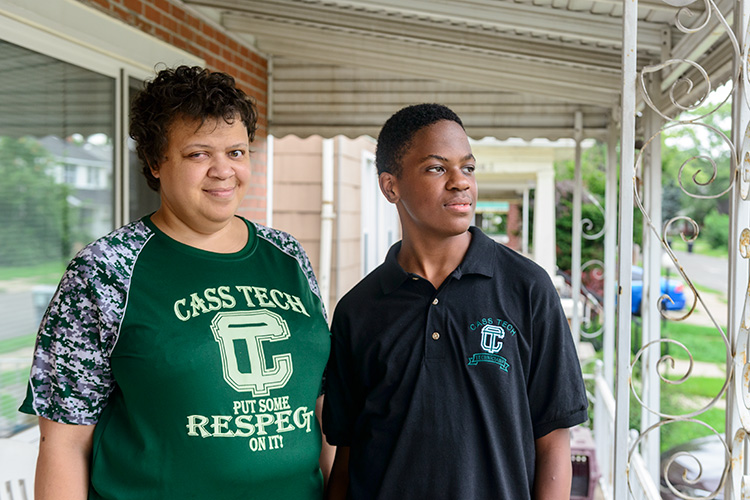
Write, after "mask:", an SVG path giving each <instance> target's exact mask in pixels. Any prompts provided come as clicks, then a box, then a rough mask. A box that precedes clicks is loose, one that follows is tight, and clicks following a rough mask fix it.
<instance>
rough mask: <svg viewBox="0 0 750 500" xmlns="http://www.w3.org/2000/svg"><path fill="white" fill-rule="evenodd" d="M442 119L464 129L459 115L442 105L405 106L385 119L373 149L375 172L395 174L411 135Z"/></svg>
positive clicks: (398, 170)
mask: <svg viewBox="0 0 750 500" xmlns="http://www.w3.org/2000/svg"><path fill="white" fill-rule="evenodd" d="M442 120H448V121H453V122H456V123H458V124H459V125H461V128H464V124H463V123H462V122H461V118H459V117H458V115H457V114H456V113H454V112H453V111H452V110H451V109H450V108H448V107H447V106H444V105H442V104H415V105H413V106H407V107H405V108H402V109H400V110H399V111H397V112H396V113H395V114H394V115H393V116H391V117H390V118H388V120H387V121H386V122H385V125H383V128H382V129H381V130H380V134H379V135H378V143H377V146H376V149H375V166H376V167H377V169H378V174H382V173H383V172H388V173H391V174H393V175H395V176H397V177H398V176H399V174H400V173H401V158H402V157H403V156H404V154H405V153H406V150H407V149H409V147H410V146H411V141H412V139H413V138H414V134H416V133H417V132H419V131H420V130H422V129H423V128H425V127H428V126H430V125H432V124H433V123H436V122H439V121H442Z"/></svg>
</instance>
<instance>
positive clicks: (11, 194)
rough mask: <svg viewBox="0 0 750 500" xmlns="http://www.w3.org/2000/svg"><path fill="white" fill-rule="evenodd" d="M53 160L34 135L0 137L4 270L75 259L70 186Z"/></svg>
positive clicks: (0, 251) (1, 261) (0, 258)
mask: <svg viewBox="0 0 750 500" xmlns="http://www.w3.org/2000/svg"><path fill="white" fill-rule="evenodd" d="M51 165H52V158H51V157H50V155H49V153H48V152H47V150H46V149H45V148H44V147H43V146H41V145H40V144H39V143H38V142H37V141H36V140H34V139H33V138H29V137H22V138H19V139H14V138H10V137H0V178H1V179H2V183H0V232H1V233H2V238H0V266H26V265H34V264H39V263H40V262H46V261H50V260H67V259H68V258H69V257H70V251H71V249H70V241H71V237H70V234H69V228H70V223H69V221H70V217H72V215H73V214H71V213H70V209H69V208H70V207H69V206H68V203H67V197H68V194H69V188H68V187H67V186H66V185H64V184H58V183H56V182H55V180H54V179H53V178H52V176H51V175H50V172H49V170H50V167H51Z"/></svg>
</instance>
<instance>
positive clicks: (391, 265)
mask: <svg viewBox="0 0 750 500" xmlns="http://www.w3.org/2000/svg"><path fill="white" fill-rule="evenodd" d="M469 232H470V233H471V243H470V244H469V249H468V250H467V251H466V255H465V256H464V260H463V261H461V264H459V265H458V267H457V268H456V270H455V271H453V272H452V273H451V276H452V277H454V278H456V279H461V277H462V276H463V275H464V274H481V275H483V276H487V277H492V275H493V272H494V265H495V260H496V259H495V258H494V245H495V242H494V241H492V240H491V239H490V238H489V237H488V236H487V235H485V234H484V233H483V232H482V231H480V230H479V228H477V227H475V226H471V227H470V228H469ZM399 250H401V242H400V241H399V242H396V243H395V244H394V245H393V246H392V247H391V248H390V250H388V255H386V257H385V262H383V267H382V271H381V274H380V286H381V287H382V289H383V293H385V294H389V293H391V292H393V291H395V290H396V289H397V288H398V287H400V286H401V285H402V284H403V283H404V282H405V281H406V280H408V279H410V278H411V276H410V275H409V273H407V272H406V271H404V268H402V267H401V265H400V264H399V263H398V260H397V259H396V256H397V255H398V252H399Z"/></svg>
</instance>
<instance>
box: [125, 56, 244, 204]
mask: <svg viewBox="0 0 750 500" xmlns="http://www.w3.org/2000/svg"><path fill="white" fill-rule="evenodd" d="M177 118H182V119H188V120H196V121H199V122H200V123H201V124H202V123H204V122H205V121H206V120H209V119H215V120H218V119H219V118H221V119H223V120H224V121H226V122H227V123H232V122H233V121H234V120H236V119H237V118H239V119H240V120H242V123H243V124H244V125H245V127H246V128H247V135H248V138H249V140H250V142H252V141H253V139H254V138H255V130H256V127H257V120H258V112H257V110H256V108H255V104H254V103H253V101H252V100H251V98H250V97H248V96H247V95H246V94H245V93H244V92H243V91H242V90H240V89H238V88H237V87H236V84H235V81H234V78H232V77H231V76H229V75H227V74H226V73H221V72H218V71H210V70H208V69H205V68H201V67H199V66H193V67H190V66H179V67H176V68H168V69H164V70H161V71H159V73H157V75H156V77H155V78H154V79H153V80H151V81H150V82H147V83H146V85H145V86H144V88H143V90H141V91H140V92H139V93H138V94H137V95H136V97H135V99H134V100H133V103H132V105H131V109H130V137H132V138H133V140H135V143H136V152H137V153H138V158H139V159H140V160H141V162H142V163H143V175H144V176H145V177H146V182H147V183H148V186H149V187H150V188H151V189H153V190H154V191H159V179H158V178H156V177H154V175H153V174H152V173H151V168H153V169H155V170H158V168H159V164H160V163H161V162H162V161H163V159H164V155H165V154H166V150H167V146H168V138H169V135H168V132H169V127H170V126H171V125H172V124H173V123H174V120H175V119H177Z"/></svg>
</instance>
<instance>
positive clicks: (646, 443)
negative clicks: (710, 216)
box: [640, 72, 663, 484]
mask: <svg viewBox="0 0 750 500" xmlns="http://www.w3.org/2000/svg"><path fill="white" fill-rule="evenodd" d="M650 76H651V81H650V82H649V84H650V87H651V92H652V94H651V95H657V94H658V92H659V91H660V86H661V85H660V84H661V74H660V73H658V72H657V73H652V74H651V75H650ZM643 113H644V115H643V118H644V122H645V123H644V125H645V136H646V138H647V139H648V138H650V137H651V136H652V135H653V134H655V133H657V132H658V131H659V129H660V128H661V126H662V120H661V117H660V116H659V115H658V114H657V113H656V112H655V111H654V110H653V109H651V108H650V107H647V108H646V109H645V110H644V112H643ZM645 153H646V154H647V157H646V159H647V161H646V162H645V163H644V169H643V172H642V179H643V199H644V200H645V208H646V211H647V212H648V216H649V218H650V219H651V221H652V223H653V224H654V227H657V228H661V227H662V217H661V193H662V189H661V140H660V137H657V138H656V139H654V140H653V141H651V143H650V144H649V145H648V149H647V150H646V152H645ZM662 252H663V251H662V247H661V238H659V237H657V236H656V235H655V234H654V233H653V231H651V228H650V227H648V225H647V224H644V225H643V296H642V299H641V321H642V331H643V338H642V345H646V344H648V343H649V342H652V341H656V340H659V339H660V338H661V314H660V313H659V306H658V304H657V302H658V298H659V296H661V262H662V258H661V256H662ZM658 358H659V346H658V345H656V346H654V347H651V348H649V349H646V351H645V352H644V353H643V355H642V356H641V367H640V368H641V375H642V377H643V379H642V380H643V402H644V403H645V404H644V405H643V406H641V432H644V431H645V430H646V429H648V428H649V427H650V426H651V425H653V424H655V423H657V422H658V421H659V416H658V415H656V414H654V413H653V412H652V411H649V410H648V408H651V409H652V410H654V411H659V408H660V398H661V384H660V379H659V374H658V372H657V370H656V361H657V360H658ZM641 456H642V457H643V460H644V462H645V464H646V468H647V469H648V471H649V473H650V474H651V477H652V479H653V480H654V484H659V476H660V472H659V431H658V430H657V431H654V432H649V433H648V434H646V435H645V437H644V438H643V441H642V442H641Z"/></svg>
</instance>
